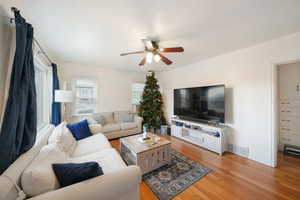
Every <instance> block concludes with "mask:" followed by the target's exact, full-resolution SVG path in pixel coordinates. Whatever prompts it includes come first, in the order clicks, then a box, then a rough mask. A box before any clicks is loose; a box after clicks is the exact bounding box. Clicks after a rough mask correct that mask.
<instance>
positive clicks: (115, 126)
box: [102, 123, 121, 133]
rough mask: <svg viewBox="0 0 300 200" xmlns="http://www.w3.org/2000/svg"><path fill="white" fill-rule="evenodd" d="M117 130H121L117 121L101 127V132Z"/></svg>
mask: <svg viewBox="0 0 300 200" xmlns="http://www.w3.org/2000/svg"><path fill="white" fill-rule="evenodd" d="M119 130H121V126H120V124H117V123H109V124H105V125H104V126H103V127H102V132H103V133H107V132H112V131H119Z"/></svg>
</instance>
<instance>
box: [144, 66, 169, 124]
mask: <svg viewBox="0 0 300 200" xmlns="http://www.w3.org/2000/svg"><path fill="white" fill-rule="evenodd" d="M139 115H140V116H141V117H143V119H144V121H143V124H144V126H146V127H147V128H149V129H151V128H154V129H159V128H160V126H161V125H164V124H166V119H165V116H164V111H163V101H162V96H161V93H160V91H159V85H158V83H157V79H156V78H155V73H154V72H153V71H148V73H147V75H146V85H145V87H144V91H143V95H142V100H141V102H140V108H139Z"/></svg>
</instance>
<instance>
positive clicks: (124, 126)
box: [121, 122, 138, 130]
mask: <svg viewBox="0 0 300 200" xmlns="http://www.w3.org/2000/svg"><path fill="white" fill-rule="evenodd" d="M136 127H138V125H137V123H135V122H124V123H121V129H122V130H127V129H133V128H136Z"/></svg>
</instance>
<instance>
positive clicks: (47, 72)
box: [34, 56, 52, 133]
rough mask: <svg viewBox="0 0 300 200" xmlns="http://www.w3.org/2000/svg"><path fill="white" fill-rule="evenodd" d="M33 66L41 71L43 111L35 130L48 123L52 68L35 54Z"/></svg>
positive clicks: (39, 130) (50, 103) (38, 130)
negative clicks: (40, 121) (40, 122)
mask: <svg viewBox="0 0 300 200" xmlns="http://www.w3.org/2000/svg"><path fill="white" fill-rule="evenodd" d="M34 67H35V70H36V68H37V69H38V70H40V71H42V72H43V83H42V85H43V88H44V89H43V100H44V101H43V111H42V124H41V125H40V126H39V127H37V132H38V133H39V132H41V130H42V129H43V128H45V127H46V126H47V125H49V124H50V117H51V106H52V68H51V67H50V66H48V65H46V64H45V63H44V62H43V61H42V60H41V59H39V58H38V57H37V56H35V57H34ZM37 109H38V108H37Z"/></svg>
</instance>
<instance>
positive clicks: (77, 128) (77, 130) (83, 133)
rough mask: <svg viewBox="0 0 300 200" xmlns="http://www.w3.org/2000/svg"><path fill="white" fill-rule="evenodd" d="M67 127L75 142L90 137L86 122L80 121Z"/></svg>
mask: <svg viewBox="0 0 300 200" xmlns="http://www.w3.org/2000/svg"><path fill="white" fill-rule="evenodd" d="M67 127H68V129H69V130H70V131H71V133H72V134H73V136H74V138H75V139H76V140H81V139H84V138H86V137H89V136H91V135H92V133H91V131H90V128H89V125H88V122H87V120H82V121H80V122H78V123H75V124H68V125H67Z"/></svg>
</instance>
